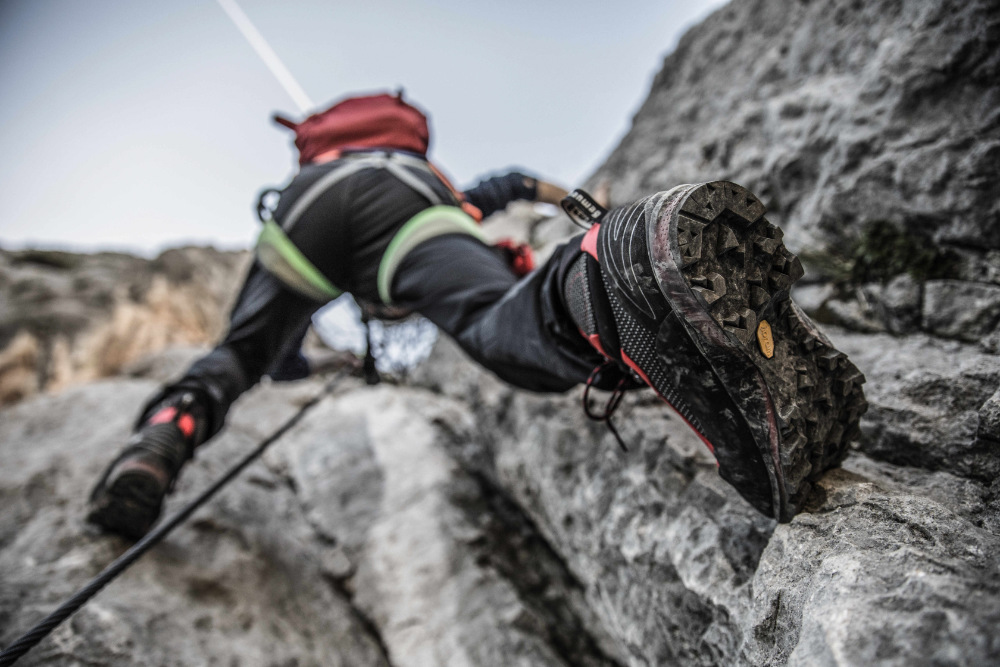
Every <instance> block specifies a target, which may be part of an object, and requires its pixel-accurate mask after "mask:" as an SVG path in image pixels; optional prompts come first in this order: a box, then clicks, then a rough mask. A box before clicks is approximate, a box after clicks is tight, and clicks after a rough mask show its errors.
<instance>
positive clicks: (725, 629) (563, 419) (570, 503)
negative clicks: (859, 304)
mask: <svg viewBox="0 0 1000 667" xmlns="http://www.w3.org/2000/svg"><path fill="white" fill-rule="evenodd" d="M829 333H830V334H831V335H832V336H833V339H834V342H835V343H836V344H837V345H838V346H839V347H840V348H841V349H844V350H846V351H848V352H849V353H851V354H852V359H853V360H854V361H855V362H856V363H858V365H859V367H860V368H861V369H862V370H863V371H864V372H865V373H866V374H867V376H868V384H867V388H868V396H869V400H870V402H871V403H872V407H871V408H870V410H869V413H868V416H866V421H865V425H864V426H865V431H866V435H867V437H866V438H865V439H864V441H863V443H862V452H864V453H861V452H857V453H854V454H852V455H851V456H849V457H848V459H847V461H846V462H845V464H844V469H843V470H835V471H832V472H830V473H828V474H827V475H826V476H824V477H823V478H822V480H821V482H820V484H819V485H818V487H817V490H816V492H815V493H814V494H813V496H812V497H811V499H810V505H809V507H808V511H807V512H805V513H803V514H801V515H800V516H798V517H796V519H795V520H794V521H793V522H792V523H791V524H788V525H785V526H776V525H775V524H774V523H773V522H771V521H768V520H765V519H763V518H762V517H760V516H758V515H757V514H756V513H755V512H754V511H753V510H751V509H750V508H749V507H748V506H747V505H746V503H744V502H743V500H742V499H740V498H739V496H738V495H737V494H736V493H735V492H734V491H733V490H732V489H731V488H730V487H729V486H728V485H726V484H725V483H724V482H722V480H721V479H720V478H719V477H718V474H717V472H716V471H715V466H714V462H713V460H712V459H711V456H710V455H709V454H708V452H707V450H705V448H704V447H703V446H702V445H701V443H700V441H699V440H698V439H697V438H696V437H695V436H694V435H693V434H692V433H691V431H690V430H689V429H687V427H685V426H684V425H683V423H682V422H681V421H680V419H678V418H676V417H674V416H673V415H672V414H671V413H669V412H668V411H667V410H666V409H665V408H664V406H663V405H662V404H661V403H659V402H658V401H657V400H655V399H654V398H652V397H650V396H648V395H647V394H643V393H639V394H633V395H631V396H630V397H629V398H627V399H626V404H625V405H624V407H623V408H622V410H621V411H620V412H619V415H618V417H617V418H616V419H617V423H618V426H619V428H620V429H621V431H622V434H623V436H624V437H625V439H626V441H627V442H628V444H629V447H630V452H629V453H628V454H622V453H620V452H619V451H618V450H617V446H616V445H615V443H614V441H613V440H612V438H611V436H610V435H609V434H608V433H607V431H606V430H605V429H604V427H603V426H600V425H597V424H593V423H589V422H587V421H586V420H585V419H584V418H583V416H582V415H581V412H580V409H579V398H580V397H579V395H578V393H572V394H571V395H570V396H561V397H545V396H537V395H530V394H524V393H520V392H513V391H511V390H509V389H505V388H504V386H503V385H502V384H500V383H499V382H498V381H496V380H495V379H494V378H492V377H490V376H488V375H487V374H486V373H484V372H482V371H479V370H478V369H475V368H474V367H473V366H471V364H461V363H460V362H461V361H462V354H461V353H460V352H458V351H457V350H456V348H455V347H454V346H453V344H451V343H449V342H448V341H444V340H442V341H440V342H439V343H438V348H437V349H436V350H435V353H434V356H433V357H432V360H431V361H430V362H429V363H428V364H427V366H426V367H423V368H421V369H419V371H418V372H417V373H416V374H414V376H413V380H414V381H416V382H418V383H421V385H422V386H425V387H433V388H434V389H435V390H443V391H444V392H445V393H446V394H448V395H451V396H454V397H456V398H459V397H460V398H461V400H463V401H464V402H465V403H467V404H469V405H471V406H472V407H473V409H474V410H475V412H476V414H477V415H478V419H477V424H478V427H479V429H480V436H479V438H477V440H479V444H478V445H475V446H473V445H470V444H468V443H463V444H456V443H452V444H451V445H450V449H451V451H452V454H453V455H454V456H455V457H456V458H457V459H458V460H459V461H461V462H462V463H463V465H464V466H466V467H468V468H470V469H475V470H478V471H480V472H481V474H483V475H484V476H487V477H489V478H490V479H493V480H496V483H497V484H498V485H499V486H500V487H501V488H503V489H504V490H505V491H506V492H507V493H509V494H510V495H511V496H512V497H513V498H514V499H515V501H516V502H517V503H518V504H519V505H521V506H522V507H524V508H525V510H526V511H527V512H528V513H529V514H530V515H531V517H532V518H533V520H534V521H535V523H536V524H537V526H538V527H539V529H540V530H541V531H542V533H543V534H544V535H545V537H546V538H547V539H548V540H549V542H550V543H551V544H552V546H553V548H554V549H555V550H556V551H558V552H559V553H561V554H562V556H563V558H564V559H565V560H566V562H567V564H568V566H569V567H570V569H571V570H572V572H573V573H574V575H575V576H576V577H577V578H578V579H579V580H580V581H581V582H582V583H583V584H584V586H585V588H586V593H587V599H588V601H589V603H590V605H591V606H592V607H593V609H594V610H595V612H596V613H597V614H598V615H599V616H600V618H601V619H602V621H603V623H604V625H605V626H606V627H607V628H608V630H609V632H611V633H612V634H613V636H614V637H615V638H616V639H617V640H618V642H619V643H620V644H621V646H622V651H623V652H624V653H625V654H626V655H627V656H628V661H629V664H634V665H646V664H690V665H715V664H753V665H764V664H767V665H771V664H796V665H806V664H809V665H811V664H836V665H868V664H899V665H904V664H905V665H910V664H913V665H924V664H986V663H988V662H990V661H991V660H996V659H997V658H998V657H1000V645H998V644H997V641H996V640H995V639H994V633H993V631H992V626H993V624H995V622H996V620H997V618H998V614H1000V588H998V585H997V583H996V574H997V568H998V561H997V560H996V558H995V554H996V553H998V551H997V549H998V548H1000V544H998V539H1000V531H998V527H1000V521H998V518H1000V516H998V513H997V512H998V508H1000V503H998V501H997V491H998V488H994V487H997V485H996V484H995V483H994V482H992V479H993V477H991V475H994V473H991V472H990V471H991V470H996V469H997V466H998V465H1000V449H998V448H996V447H995V446H993V447H992V448H990V447H980V446H976V445H975V444H973V441H974V439H975V425H976V424H977V423H979V420H980V414H982V423H983V424H985V426H984V428H991V427H992V426H991V425H992V421H993V417H995V415H994V414H993V408H994V407H995V406H994V405H993V403H994V402H996V400H998V399H997V398H996V397H995V396H994V397H993V398H991V396H992V395H993V394H994V393H995V391H996V390H995V387H996V386H997V383H998V381H1000V360H997V359H996V358H993V357H989V356H987V355H982V354H981V353H979V352H978V350H977V348H976V347H975V346H970V345H962V344H960V343H956V342H948V341H941V340H939V339H935V338H933V337H930V336H926V335H918V336H914V337H904V338H895V337H892V336H889V335H884V334H883V335H877V336H869V335H863V334H857V333H849V332H846V331H842V330H836V329H831V330H830V331H829ZM477 374H478V378H477V377H476V375H477ZM987 399H990V401H992V402H990V403H989V405H988V407H984V408H983V410H982V413H980V408H981V406H982V404H983V403H984V402H986V401H987ZM942 403H944V405H942ZM970 424H971V428H970V427H969V425H970ZM963 429H964V430H963ZM890 433H891V434H892V438H893V439H891V440H890V436H889V434H890ZM963 438H964V439H963ZM891 447H893V448H894V449H893V448H891ZM956 458H957V459H958V460H954V459H956Z"/></svg>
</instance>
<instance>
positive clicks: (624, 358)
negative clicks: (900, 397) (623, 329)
mask: <svg viewBox="0 0 1000 667" xmlns="http://www.w3.org/2000/svg"><path fill="white" fill-rule="evenodd" d="M622 361H624V362H625V365H626V366H628V367H629V368H631V369H632V370H634V371H635V372H636V373H638V374H639V377H641V378H642V381H643V382H645V383H646V384H647V385H649V387H650V388H651V389H652V390H653V391H656V387H654V386H653V383H652V382H650V381H649V377H648V376H647V375H646V374H645V373H643V372H642V369H641V368H639V364H637V363H635V362H634V361H632V360H631V359H630V358H629V356H628V355H627V354H625V350H622ZM656 395H657V396H659V397H660V400H661V401H663V402H664V403H666V404H667V405H669V406H670V408H671V409H672V410H673V411H674V412H676V413H677V416H678V417H680V418H681V420H682V421H683V422H684V423H685V424H687V425H688V427H690V429H691V430H692V431H694V432H695V435H697V436H698V437H699V438H701V441H702V442H704V443H705V446H706V447H708V449H709V451H710V452H712V454H715V446H714V445H713V444H712V443H711V442H709V441H708V439H707V438H706V437H705V436H704V435H702V434H701V431H699V430H698V429H696V428H695V427H694V426H693V425H692V424H691V422H689V421H688V420H687V419H685V418H684V415H682V414H681V413H680V410H678V409H677V408H675V407H674V405H673V403H671V402H670V401H668V400H667V399H665V398H664V397H663V395H662V394H660V392H658V391H656ZM715 465H716V466H718V465H719V461H718V460H716V461H715Z"/></svg>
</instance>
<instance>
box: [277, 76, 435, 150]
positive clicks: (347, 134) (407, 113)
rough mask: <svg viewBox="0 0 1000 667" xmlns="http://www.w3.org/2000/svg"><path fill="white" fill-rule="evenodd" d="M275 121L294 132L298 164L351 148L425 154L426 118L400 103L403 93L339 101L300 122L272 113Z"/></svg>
mask: <svg viewBox="0 0 1000 667" xmlns="http://www.w3.org/2000/svg"><path fill="white" fill-rule="evenodd" d="M274 121H275V122H277V123H280V124H281V125H284V126H285V127H287V128H289V129H291V130H294V131H295V147H296V148H298V149H299V164H300V165H305V164H309V163H311V162H316V161H319V160H321V159H323V158H326V157H335V156H336V155H337V154H338V153H340V152H342V151H346V150H351V149H365V148H394V149H398V150H404V151H409V152H411V153H416V154H418V155H422V156H423V155H426V154H427V147H428V145H429V144H430V132H429V131H428V128H427V116H425V115H424V114H423V113H422V112H421V111H420V110H419V109H417V108H416V107H414V106H412V105H410V104H407V103H406V102H404V101H403V94H402V92H400V93H397V94H396V95H388V94H385V93H382V94H380V95H369V96H365V97H351V98H348V99H346V100H342V101H340V102H338V103H337V104H334V105H333V106H332V107H330V108H329V109H327V110H326V111H320V112H319V113H315V114H313V115H311V116H309V117H308V118H306V119H305V120H304V121H302V122H301V123H296V122H294V121H292V120H289V119H287V118H284V117H282V116H280V115H277V114H275V116H274Z"/></svg>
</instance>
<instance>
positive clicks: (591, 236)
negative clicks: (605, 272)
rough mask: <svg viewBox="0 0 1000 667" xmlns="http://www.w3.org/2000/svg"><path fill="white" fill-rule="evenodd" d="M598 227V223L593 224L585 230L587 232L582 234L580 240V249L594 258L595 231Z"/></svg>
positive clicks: (595, 252)
mask: <svg viewBox="0 0 1000 667" xmlns="http://www.w3.org/2000/svg"><path fill="white" fill-rule="evenodd" d="M600 229H601V225H600V223H598V224H596V225H593V226H592V227H591V228H590V229H588V230H587V233H586V234H584V235H583V240H582V241H580V250H582V251H584V252H585V253H587V254H588V255H590V256H591V257H593V258H594V259H597V232H598V231H599V230H600Z"/></svg>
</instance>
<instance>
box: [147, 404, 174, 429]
mask: <svg viewBox="0 0 1000 667" xmlns="http://www.w3.org/2000/svg"><path fill="white" fill-rule="evenodd" d="M176 416H177V408H175V407H173V406H167V407H165V408H162V409H161V410H160V411H159V412H157V413H156V414H155V415H153V416H152V417H150V418H149V421H148V422H146V423H147V424H150V425H152V424H168V423H170V422H172V421H173V420H174V417H176Z"/></svg>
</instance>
